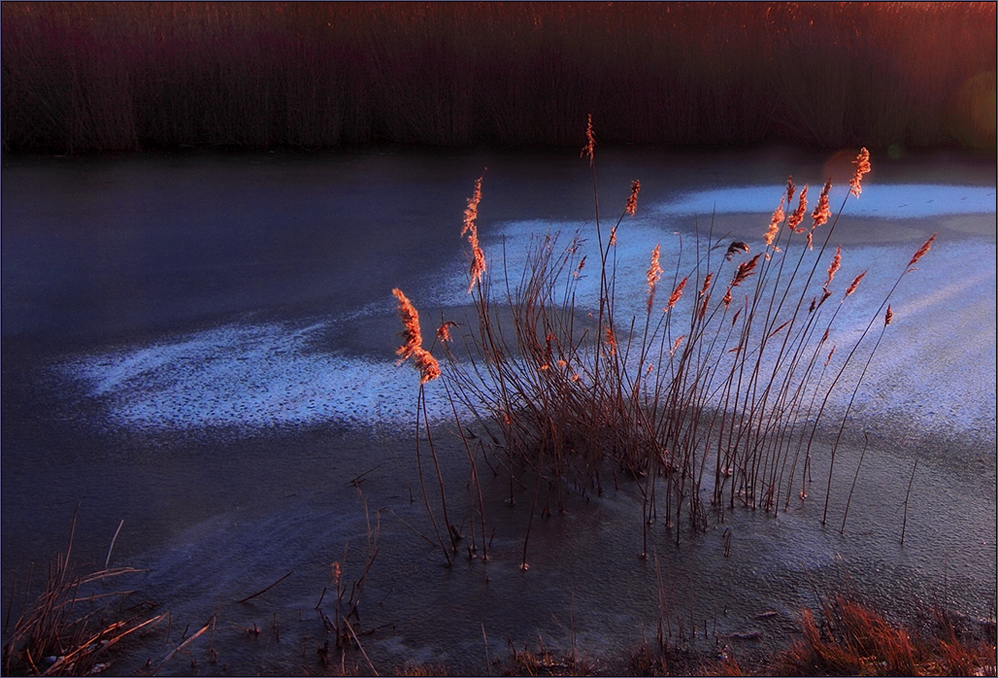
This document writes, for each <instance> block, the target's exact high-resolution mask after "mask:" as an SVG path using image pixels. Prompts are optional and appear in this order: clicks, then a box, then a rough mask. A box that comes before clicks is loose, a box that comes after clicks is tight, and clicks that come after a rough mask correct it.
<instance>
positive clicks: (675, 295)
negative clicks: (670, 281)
mask: <svg viewBox="0 0 998 678" xmlns="http://www.w3.org/2000/svg"><path fill="white" fill-rule="evenodd" d="M688 279H689V278H683V279H682V280H680V281H679V284H678V285H676V289H675V290H674V291H673V292H672V296H670V297H669V305H668V306H666V307H665V310H667V311H668V310H669V309H670V308H672V307H673V306H675V305H676V302H677V301H679V300H680V299H681V298H682V296H683V288H684V287H686V281H687V280H688Z"/></svg>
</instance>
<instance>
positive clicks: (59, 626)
mask: <svg viewBox="0 0 998 678" xmlns="http://www.w3.org/2000/svg"><path fill="white" fill-rule="evenodd" d="M73 525H74V528H75V525H76V516H75V515H74V517H73ZM72 549H73V538H72V531H71V533H70V539H69V545H68V546H67V548H66V552H65V553H62V554H59V555H58V556H57V558H56V561H55V562H54V563H52V564H51V565H50V566H49V567H48V571H47V573H46V577H45V583H44V587H43V589H42V591H41V593H39V594H38V597H37V598H35V600H34V601H33V602H32V603H30V604H29V603H28V602H27V598H28V596H29V593H30V592H31V591H32V582H31V574H30V573H29V575H28V580H27V581H26V582H25V585H24V589H23V590H24V596H25V602H24V604H23V605H22V609H21V613H20V615H19V616H18V618H17V621H16V622H15V623H14V627H13V629H10V630H9V633H8V627H7V622H6V621H5V625H4V643H3V674H4V675H29V676H39V675H46V676H70V675H76V676H79V675H90V674H92V673H100V672H102V671H104V670H106V669H107V668H108V667H109V666H110V665H111V663H112V658H113V653H112V651H111V650H112V648H114V647H115V646H116V645H117V644H118V643H120V642H121V641H123V640H124V639H126V638H128V637H129V636H131V635H132V634H135V633H137V632H141V633H143V634H144V633H146V632H148V631H149V630H150V629H152V628H153V627H154V626H156V624H158V623H159V622H160V621H162V620H163V619H164V618H165V617H166V616H167V613H163V614H159V615H156V616H153V617H148V618H145V617H143V615H142V614H141V607H139V608H137V609H138V610H139V611H136V610H134V609H133V610H129V609H128V608H126V607H125V606H124V602H125V600H126V599H127V598H128V596H129V595H130V594H131V593H134V592H133V591H127V590H112V591H107V590H105V589H106V585H107V584H108V583H109V582H111V581H112V580H114V579H115V578H117V577H123V576H125V575H129V574H133V573H137V572H140V570H134V569H132V568H127V567H116V568H105V569H103V570H99V571H96V572H93V573H91V574H88V575H80V574H76V573H75V572H74V569H73V566H72V564H71V560H70V557H71V555H72ZM15 593H17V586H16V584H15V586H14V588H13V589H12V591H11V601H10V604H9V605H8V610H7V616H6V618H7V620H8V621H9V618H10V608H11V607H12V606H13V599H14V596H15Z"/></svg>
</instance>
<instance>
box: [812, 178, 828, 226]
mask: <svg viewBox="0 0 998 678" xmlns="http://www.w3.org/2000/svg"><path fill="white" fill-rule="evenodd" d="M830 190H832V179H831V177H829V178H828V181H826V182H825V187H824V188H823V189H821V195H819V196H818V204H817V206H816V207H815V208H814V212H813V213H812V214H811V219H812V220H813V221H814V223H813V224H812V226H811V230H812V231H813V230H814V229H816V228H818V227H819V226H824V225H825V224H827V223H828V219H829V217H831V216H832V209H831V207H829V206H828V192H829V191H830Z"/></svg>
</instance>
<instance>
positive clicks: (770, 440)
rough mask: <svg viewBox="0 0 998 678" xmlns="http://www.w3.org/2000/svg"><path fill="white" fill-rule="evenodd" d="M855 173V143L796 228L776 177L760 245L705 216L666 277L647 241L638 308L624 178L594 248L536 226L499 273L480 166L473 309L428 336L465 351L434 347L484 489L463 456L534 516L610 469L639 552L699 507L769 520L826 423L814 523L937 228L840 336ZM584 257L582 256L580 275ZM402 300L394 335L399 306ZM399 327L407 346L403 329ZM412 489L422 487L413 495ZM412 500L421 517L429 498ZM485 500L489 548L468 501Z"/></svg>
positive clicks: (633, 199) (588, 151)
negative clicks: (839, 199)
mask: <svg viewBox="0 0 998 678" xmlns="http://www.w3.org/2000/svg"><path fill="white" fill-rule="evenodd" d="M594 146H595V137H594V134H593V131H592V126H591V120H590V126H589V128H588V129H587V136H586V145H585V147H584V148H583V156H585V157H587V158H588V160H589V163H590V165H591V167H592V177H593V188H594V196H595V195H596V185H597V173H596V167H595V161H594V157H595V156H594ZM869 171H870V162H869V153H868V152H867V150H866V149H865V148H864V149H862V150H861V151H860V153H859V154H858V156H857V158H856V161H855V172H854V175H853V177H852V180H851V181H850V193H849V194H847V196H846V198H845V199H844V201H843V203H842V206H841V207H840V208H839V210H838V212H837V213H836V214H834V215H833V214H832V211H831V208H830V206H829V198H828V196H829V190H830V188H831V182H830V180H829V181H828V182H826V183H825V185H824V186H823V188H822V190H821V193H820V195H819V197H818V201H817V204H816V206H815V207H814V208H813V211H811V223H810V224H809V225H806V224H805V223H804V219H805V215H806V213H807V212H808V209H809V205H808V200H807V194H808V187H806V186H805V187H804V188H803V189H801V190H800V191H799V192H798V190H797V187H796V186H795V184H794V182H793V179H792V178H791V179H789V180H788V182H787V188H786V191H785V192H784V194H783V195H782V196H774V197H775V198H778V199H779V203H778V207H777V208H776V210H775V211H774V213H773V216H772V219H771V221H770V224H769V228H768V229H765V231H764V232H760V241H761V242H760V243H755V244H749V243H745V242H740V241H730V242H729V241H727V240H726V239H724V237H723V236H719V235H718V234H716V233H715V232H714V230H713V225H711V226H710V227H709V228H707V229H706V232H701V231H700V230H698V231H697V232H696V233H694V234H693V236H692V238H693V240H694V243H693V247H692V248H690V249H692V253H691V254H685V255H684V254H682V251H681V254H680V256H679V257H678V258H677V259H676V260H675V262H674V263H673V264H672V266H671V271H670V272H669V274H668V275H667V276H665V277H663V276H664V274H665V271H664V269H663V267H662V261H661V250H660V248H659V247H655V249H654V250H653V251H652V252H651V253H650V259H649V261H650V263H649V266H648V270H647V273H646V279H645V283H646V285H645V291H644V294H645V299H644V302H645V303H643V304H641V306H640V308H641V309H642V312H637V313H633V312H626V311H625V310H623V309H624V308H626V304H622V301H626V300H622V299H621V298H620V297H619V295H618V291H617V290H618V288H621V289H622V288H623V285H624V282H623V281H621V279H620V275H619V273H618V270H617V255H616V248H617V245H618V242H619V239H620V238H622V237H624V234H623V230H622V229H621V225H622V224H623V222H624V220H625V219H627V218H629V217H630V216H631V215H633V214H634V213H635V211H636V210H637V209H638V207H637V193H638V188H639V183H638V182H635V183H634V186H633V188H632V193H631V196H630V197H629V198H628V199H627V201H626V202H625V203H624V207H623V209H622V211H621V212H620V214H619V216H618V217H617V218H616V220H615V221H614V222H613V223H612V224H608V223H605V222H603V221H602V220H601V216H600V212H599V203H598V201H596V203H595V207H596V225H595V233H594V234H593V235H595V241H596V249H595V251H591V252H589V254H586V248H587V246H588V245H589V244H588V243H587V242H586V239H585V238H583V237H582V235H581V234H576V235H575V236H574V237H571V238H569V239H568V241H567V242H563V240H562V236H561V235H559V234H548V235H544V236H537V237H535V238H534V240H533V242H532V244H531V245H530V247H529V251H528V253H527V258H526V265H525V267H524V269H523V270H522V271H520V272H513V271H509V270H508V269H502V270H500V272H499V273H498V274H497V273H496V268H497V267H496V266H495V265H494V262H493V264H492V265H490V266H489V267H486V257H485V255H484V253H483V251H482V247H481V244H480V242H479V238H478V226H477V223H476V219H477V216H478V207H479V202H480V200H481V199H482V182H481V179H479V180H478V182H476V184H475V192H474V196H473V197H472V198H471V199H469V207H468V210H467V211H466V215H465V225H464V229H463V231H462V233H464V234H467V235H468V236H469V244H470V246H471V252H469V254H468V258H469V261H470V262H471V263H470V266H469V278H470V284H469V290H470V294H471V297H472V305H473V308H474V311H475V317H474V319H472V320H468V321H464V320H463V319H459V320H457V321H448V322H446V323H444V327H443V328H442V330H441V333H442V332H446V334H447V335H448V337H450V335H451V330H452V329H453V330H455V333H456V334H458V335H459V338H457V339H455V341H454V342H453V344H454V345H457V346H460V347H461V349H460V350H455V349H452V348H451V346H452V342H441V349H442V355H443V356H444V357H445V360H444V361H443V363H442V364H441V374H443V376H444V378H443V379H442V380H441V381H442V382H443V386H442V388H444V389H445V394H446V397H447V399H449V400H450V402H451V405H452V408H453V413H454V416H455V421H456V426H457V430H458V432H459V437H460V438H461V440H462V441H463V443H464V445H465V447H466V449H467V450H468V457H469V461H470V464H471V466H472V468H473V475H474V481H473V483H472V484H473V486H474V487H475V488H476V490H477V492H478V495H479V497H480V496H481V491H480V488H479V484H478V476H477V467H476V466H475V464H476V462H475V459H476V455H477V451H478V450H481V451H482V452H483V453H484V452H486V451H491V452H493V453H494V455H493V458H494V459H495V460H496V462H492V461H489V464H490V466H493V467H496V466H497V467H498V468H501V469H502V470H501V473H503V474H505V476H506V478H507V481H508V485H509V502H510V503H515V500H516V497H517V494H518V491H519V490H522V489H527V490H528V492H530V493H531V494H532V496H531V498H530V503H531V509H530V516H531V521H532V519H533V516H534V515H535V514H536V513H537V512H538V510H539V507H540V506H542V505H543V506H544V511H545V513H546V512H548V511H549V510H550V506H552V505H554V506H556V507H557V508H559V509H563V508H564V500H565V496H566V493H567V492H569V491H571V490H572V489H573V488H578V489H580V490H581V491H582V492H583V493H586V492H592V491H594V492H595V493H597V494H600V493H602V492H603V491H604V488H605V487H606V486H607V484H608V482H609V481H610V479H611V478H612V483H613V485H614V486H617V485H619V478H620V477H624V478H630V479H631V480H632V481H633V483H634V485H635V486H636V487H637V489H638V491H639V492H640V494H641V497H642V499H643V501H642V505H643V516H642V522H643V524H644V525H645V539H644V544H643V547H642V551H641V553H642V556H645V555H646V554H647V552H648V545H647V541H648V536H647V529H648V527H649V526H650V525H652V524H655V523H656V522H661V523H662V524H664V525H665V526H666V527H667V528H670V529H674V531H675V532H674V534H675V538H676V539H677V540H678V539H679V537H680V533H681V530H680V528H681V527H682V526H685V525H688V526H689V528H690V529H692V530H693V531H694V532H696V531H700V530H703V529H705V528H706V527H707V526H708V524H709V522H710V515H714V516H715V520H718V521H723V519H724V511H725V510H733V509H735V508H736V507H745V508H748V509H751V510H756V509H761V510H763V511H765V512H767V513H771V514H772V515H776V514H778V513H779V512H780V511H781V510H786V509H787V508H788V507H789V506H790V503H791V501H794V502H797V501H804V500H805V499H806V497H807V488H808V483H809V482H810V481H811V479H812V477H813V473H814V471H815V469H814V461H813V456H812V447H813V445H814V443H815V440H816V436H817V435H818V433H819V431H824V430H829V429H830V430H832V431H836V428H837V435H836V436H835V438H834V441H833V442H832V444H831V449H830V454H829V455H828V459H827V462H823V465H825V467H826V468H827V486H826V489H825V504H824V514H823V516H822V524H824V523H825V521H826V520H827V513H828V505H829V503H828V502H829V498H830V497H831V496H832V494H833V492H832V490H833V488H832V475H833V471H834V466H835V463H836V454H837V451H838V448H839V446H840V443H841V440H842V435H843V431H844V429H845V426H846V423H847V422H848V420H849V418H850V413H851V410H852V407H853V404H854V402H855V400H856V397H857V394H858V393H859V392H860V389H861V386H862V383H863V380H864V377H865V375H866V372H867V370H868V369H869V367H870V365H871V363H872V360H873V357H874V354H875V353H876V352H877V349H878V348H879V346H880V343H881V341H882V339H883V338H884V335H885V331H886V329H887V327H888V324H889V322H890V318H891V317H892V312H891V310H890V309H889V300H890V298H891V296H892V295H893V293H894V291H895V290H896V289H897V287H898V285H899V284H900V283H901V281H902V279H903V278H904V276H905V275H906V274H908V273H911V272H912V271H914V270H915V263H917V262H918V260H919V259H920V258H921V257H922V256H924V255H925V254H926V253H927V252H928V250H929V248H930V246H931V244H932V242H933V240H934V238H935V236H933V237H932V238H930V239H929V240H928V241H927V242H926V243H925V244H924V245H923V246H922V248H920V249H919V250H918V251H917V252H916V254H915V255H914V256H913V257H912V259H911V261H910V262H909V264H908V266H907V267H906V268H904V269H903V270H902V271H901V272H900V273H899V275H898V277H897V279H896V280H895V282H894V284H893V286H892V287H891V288H890V290H889V291H888V292H887V293H886V295H885V296H884V298H883V300H882V302H881V304H880V307H879V309H878V310H877V311H876V312H874V313H873V314H872V315H871V317H870V321H869V324H867V325H866V327H865V329H862V330H861V331H858V332H854V333H849V334H848V335H847V334H846V333H843V334H842V336H841V337H839V336H837V334H836V330H837V325H836V320H837V318H838V317H839V314H840V311H841V309H842V308H843V307H844V306H845V305H846V304H849V303H852V301H853V299H854V298H855V297H854V296H853V295H854V294H855V293H856V291H857V289H859V288H860V284H861V282H862V280H863V279H864V276H865V275H866V271H863V272H861V273H859V274H858V275H856V276H855V277H854V278H853V279H852V282H851V283H850V284H849V285H848V286H847V287H845V289H844V290H843V289H842V288H841V287H837V286H836V283H837V280H836V274H837V272H838V271H839V270H840V267H841V265H842V261H843V259H844V257H845V256H847V255H844V254H843V252H842V250H841V248H839V247H836V248H835V249H834V252H833V251H832V246H831V243H832V238H833V234H834V231H835V226H836V223H837V222H838V220H839V216H840V215H841V214H842V212H843V210H844V209H845V207H846V203H847V201H848V200H849V199H850V198H851V199H855V197H856V196H858V195H859V193H860V191H861V190H862V189H861V183H862V179H863V176H864V175H865V174H866V173H868V172H869ZM791 205H795V206H794V207H791ZM791 210H792V211H791ZM761 231H762V229H761ZM756 248H759V249H756ZM504 260H505V255H504ZM587 261H593V262H594V263H592V264H591V265H590V267H589V268H586V263H587ZM590 271H592V273H589V272H590ZM587 273H589V274H590V275H591V276H592V277H593V280H594V281H595V280H596V279H597V278H598V293H597V294H596V298H595V299H592V298H591V297H586V296H585V295H584V294H583V293H582V292H580V288H579V285H580V281H581V280H582V279H583V277H584V275H585V274H587ZM661 287H664V290H660V288H661ZM666 295H668V296H666ZM396 296H397V297H398V296H399V295H398V293H396ZM585 300H588V301H585ZM584 304H586V305H584ZM632 307H633V306H632ZM885 308H888V312H887V314H886V316H885V315H884V309H885ZM400 313H402V319H403V323H404V325H405V326H406V327H407V328H408V327H409V320H407V317H408V316H407V313H406V312H405V311H404V310H403V309H402V306H400ZM878 320H879V323H880V324H879V326H877V323H878ZM875 326H876V327H875ZM441 333H438V334H441ZM404 335H405V337H407V338H405V341H406V342H408V341H409V340H410V339H411V337H412V336H413V332H412V331H411V330H409V329H407V330H406V332H405V333H404ZM441 336H442V334H441ZM840 343H841V345H840ZM406 345H408V344H404V346H403V349H400V352H401V351H403V350H404V349H405V346H406ZM415 350H416V349H415V348H414V349H413V351H415ZM419 350H422V348H421V347H420V348H419ZM836 351H838V352H836ZM400 354H401V353H400ZM435 362H436V361H435V359H434V363H435ZM417 367H419V365H418V364H417ZM435 377H436V373H434V378H435ZM429 381H430V380H429V379H427V375H426V373H425V372H423V371H422V369H421V378H420V395H419V407H418V408H417V412H418V414H417V441H419V440H420V439H425V440H426V441H427V442H428V443H429V448H430V451H431V453H432V456H433V460H434V466H435V468H436V470H437V480H438V484H439V488H440V502H439V503H440V508H441V510H442V512H443V514H444V515H445V516H446V511H447V509H446V499H445V493H444V482H443V478H442V476H441V474H440V466H439V462H438V459H437V454H436V451H435V448H434V445H433V440H432V436H431V434H430V433H431V431H430V418H429V417H428V413H427V412H426V408H425V402H426V401H425V396H424V391H423V389H424V388H426V387H429V384H428V382H429ZM849 389H851V395H850V391H849ZM837 392H841V393H843V394H844V396H848V398H847V404H846V406H845V412H844V413H843V414H836V416H837V417H840V419H839V420H837V421H827V420H828V418H829V414H828V412H829V409H830V407H829V403H830V401H831V398H832V396H833V394H834V393H837ZM420 422H422V427H423V428H422V430H420ZM472 423H473V426H474V427H477V428H476V431H475V432H472V431H471V426H472ZM486 442H491V444H490V445H488V446H486V444H485V443H486ZM473 448H474V449H473ZM418 459H419V454H418V450H417V460H418ZM420 469H421V470H420V477H421V482H422V466H420ZM423 494H424V498H426V497H427V496H428V495H427V492H426V490H425V488H424V493H423ZM427 511H428V513H430V514H431V518H432V516H433V513H434V512H433V511H432V510H431V507H430V505H429V500H428V499H427ZM480 513H481V514H482V516H483V517H482V530H481V532H482V535H483V539H482V546H483V548H484V546H485V544H484V534H485V525H484V508H482V507H481V506H480ZM445 520H446V518H445ZM446 523H447V529H446V532H448V533H450V535H451V544H450V548H447V546H446V544H445V543H444V540H443V538H442V536H441V534H440V530H439V529H437V539H438V542H439V544H440V546H441V549H442V550H443V551H444V552H445V553H447V552H448V551H450V552H451V553H456V551H457V546H456V541H455V537H456V531H455V530H454V528H453V526H452V524H451V523H450V521H449V520H446ZM529 525H530V523H528V527H527V530H526V535H525V539H524V556H523V563H522V567H524V569H525V568H526V567H527V557H526V555H527V542H528V540H529V534H530V526H529ZM434 527H435V529H436V522H435V521H434ZM449 561H450V557H449V556H448V562H449Z"/></svg>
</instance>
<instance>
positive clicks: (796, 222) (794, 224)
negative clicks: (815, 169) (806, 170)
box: [787, 184, 807, 233]
mask: <svg viewBox="0 0 998 678" xmlns="http://www.w3.org/2000/svg"><path fill="white" fill-rule="evenodd" d="M787 204H788V205H789V203H787ZM805 214H807V184H804V188H802V189H801V191H800V198H799V199H798V201H797V209H795V210H794V212H793V214H791V215H790V219H789V220H788V221H787V225H788V226H789V227H790V228H791V229H792V230H793V231H794V232H795V233H802V232H803V230H804V229H803V228H801V227H800V224H801V222H802V221H804V215H805Z"/></svg>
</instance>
